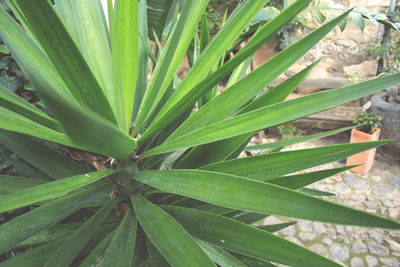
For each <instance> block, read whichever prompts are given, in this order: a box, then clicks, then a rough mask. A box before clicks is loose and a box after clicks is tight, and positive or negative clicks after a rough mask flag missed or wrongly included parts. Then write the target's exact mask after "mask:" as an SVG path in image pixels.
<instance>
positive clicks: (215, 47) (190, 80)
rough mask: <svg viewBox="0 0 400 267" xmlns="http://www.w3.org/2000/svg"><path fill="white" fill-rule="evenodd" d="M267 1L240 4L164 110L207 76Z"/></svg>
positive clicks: (259, 0)
mask: <svg viewBox="0 0 400 267" xmlns="http://www.w3.org/2000/svg"><path fill="white" fill-rule="evenodd" d="M206 2H207V1H206ZM267 2H268V0H252V1H245V2H243V4H241V5H240V7H239V9H238V11H237V12H236V13H235V14H232V16H231V17H230V18H229V19H228V21H227V22H226V23H225V24H224V26H223V27H222V28H221V30H220V31H219V32H218V34H217V35H216V36H215V37H214V38H213V40H212V41H211V42H210V43H209V45H208V46H207V47H206V49H205V50H204V51H203V52H202V54H201V56H200V57H199V59H198V60H197V61H196V63H195V64H194V65H193V67H192V68H191V69H190V71H189V73H188V74H187V75H186V76H185V79H184V80H183V81H182V82H181V83H180V84H179V86H178V88H177V89H176V90H175V93H174V94H173V95H172V96H171V98H170V99H169V100H168V101H167V103H166V105H165V106H164V108H163V109H162V110H164V109H168V108H170V107H171V103H173V102H174V101H175V99H176V98H181V97H182V96H183V95H185V94H186V93H187V92H188V90H190V89H191V88H192V87H193V86H195V85H196V84H197V83H198V82H200V81H201V80H202V79H203V78H205V77H206V76H207V74H208V73H209V72H210V71H211V70H212V68H213V67H214V66H215V64H216V63H217V62H218V60H219V59H220V58H221V55H223V54H224V53H225V50H227V49H228V48H229V46H230V45H231V44H232V42H233V41H234V40H235V39H236V37H237V36H238V35H239V34H240V33H241V32H242V30H243V29H244V28H245V27H246V26H247V25H248V24H249V22H250V21H251V19H252V18H253V17H254V16H255V15H256V14H257V12H258V11H259V10H260V8H262V7H263V6H264V5H265V4H266V3H267ZM200 15H201V14H200ZM192 36H193V35H192ZM171 38H173V36H171ZM191 38H192V37H191ZM161 112H163V111H161ZM144 134H145V133H144ZM142 138H143V139H145V138H146V137H143V136H142Z"/></svg>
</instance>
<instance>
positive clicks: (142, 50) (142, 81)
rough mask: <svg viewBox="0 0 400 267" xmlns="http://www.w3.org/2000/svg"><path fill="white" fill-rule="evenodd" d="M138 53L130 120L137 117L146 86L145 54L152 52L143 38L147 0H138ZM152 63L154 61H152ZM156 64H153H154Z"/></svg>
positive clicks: (146, 59) (146, 58)
mask: <svg viewBox="0 0 400 267" xmlns="http://www.w3.org/2000/svg"><path fill="white" fill-rule="evenodd" d="M138 9H139V34H138V35H139V39H140V40H139V41H138V42H139V44H138V47H139V54H138V60H137V64H138V66H137V71H138V73H137V82H136V90H135V91H136V92H135V101H134V104H133V111H132V120H133V121H135V119H136V117H137V113H138V111H139V106H140V103H141V102H142V100H143V96H144V94H145V92H146V88H147V77H148V72H147V70H148V69H149V67H148V64H149V56H148V55H147V54H148V52H147V51H149V52H151V53H153V52H152V51H151V50H150V49H149V50H148V49H147V39H143V38H144V37H143V36H147V35H148V29H147V0H140V1H139V8H138ZM153 64H154V62H153ZM155 65H156V64H154V66H155Z"/></svg>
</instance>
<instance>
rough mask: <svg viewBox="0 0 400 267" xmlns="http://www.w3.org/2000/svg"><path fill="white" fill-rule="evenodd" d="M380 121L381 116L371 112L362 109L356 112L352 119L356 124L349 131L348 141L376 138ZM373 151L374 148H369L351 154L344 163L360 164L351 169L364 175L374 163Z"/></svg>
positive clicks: (374, 150) (372, 139) (364, 140)
mask: <svg viewBox="0 0 400 267" xmlns="http://www.w3.org/2000/svg"><path fill="white" fill-rule="evenodd" d="M380 121H381V118H380V117H379V116H378V115H376V114H375V113H373V112H368V111H364V112H361V113H360V114H358V115H357V117H356V119H355V120H354V124H356V125H358V126H357V127H356V128H354V129H353V130H352V131H351V138H350V142H351V143H358V142H368V141H376V140H378V139H379V135H380V132H381V129H380V128H378V124H379V122H380ZM375 152H376V149H371V150H368V151H364V152H362V153H358V154H356V155H352V156H350V157H348V158H347V163H346V165H347V166H351V165H360V166H357V167H355V168H353V169H351V171H353V172H356V173H359V174H362V175H365V174H367V173H368V172H369V171H370V170H371V168H372V166H373V164H374V159H375Z"/></svg>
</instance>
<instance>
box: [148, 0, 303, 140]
mask: <svg viewBox="0 0 400 267" xmlns="http://www.w3.org/2000/svg"><path fill="white" fill-rule="evenodd" d="M309 2H310V0H297V1H295V2H294V3H293V4H292V5H290V6H289V7H288V8H286V9H285V10H283V11H282V12H281V14H279V15H278V16H276V17H275V18H274V19H272V20H271V21H270V22H269V23H267V24H266V25H264V26H263V27H262V28H261V29H260V30H259V31H258V32H257V33H256V34H255V35H254V36H253V37H252V38H251V39H250V40H249V42H248V43H247V45H246V46H245V47H244V48H242V49H241V50H240V51H239V52H238V53H237V54H236V55H235V56H234V57H233V58H232V59H231V60H230V61H228V62H227V63H225V64H224V65H223V66H222V67H221V68H220V69H218V71H216V72H214V73H212V74H210V75H208V76H207V77H206V78H204V79H203V80H202V81H201V82H200V83H198V84H197V85H196V86H194V87H193V88H192V89H190V91H189V92H187V94H186V95H185V96H183V97H181V98H180V99H177V100H175V101H173V103H170V104H169V105H170V106H171V107H169V108H166V107H164V108H163V110H162V111H161V112H160V113H159V114H158V115H157V117H156V118H155V119H154V121H153V122H152V124H151V125H150V126H149V127H148V128H147V130H146V131H145V133H144V134H143V135H142V136H141V138H140V139H141V142H143V143H144V142H145V141H146V140H147V139H151V138H152V137H153V136H154V135H156V134H158V132H159V131H160V130H161V129H162V128H164V127H166V126H168V125H169V124H170V123H171V122H172V121H174V119H175V118H176V117H178V116H179V115H180V114H182V113H184V112H186V110H187V109H188V108H190V107H193V105H194V103H195V102H196V101H197V100H198V99H199V98H200V97H202V96H203V95H204V94H205V93H206V92H207V91H208V90H211V89H212V88H213V87H214V86H215V85H216V84H217V83H218V82H219V81H221V80H222V79H224V78H225V77H226V76H227V75H228V74H229V73H230V72H231V71H233V70H234V69H235V68H236V67H237V66H238V65H239V64H241V62H242V61H243V60H246V59H247V58H249V57H250V56H251V55H252V54H253V53H254V52H255V51H256V50H257V49H258V48H260V47H261V46H262V45H263V44H264V43H265V42H266V41H267V40H268V39H270V38H271V37H272V36H274V34H275V33H276V32H277V31H278V30H279V29H280V28H281V27H283V26H284V25H285V24H286V23H287V22H288V21H290V20H291V19H292V18H293V17H294V16H295V15H296V14H297V13H298V12H300V11H301V10H302V9H303V8H304V7H306V6H307V5H308V3H309ZM186 79H187V78H186ZM169 101H170V102H171V101H172V100H169ZM146 136H147V137H146Z"/></svg>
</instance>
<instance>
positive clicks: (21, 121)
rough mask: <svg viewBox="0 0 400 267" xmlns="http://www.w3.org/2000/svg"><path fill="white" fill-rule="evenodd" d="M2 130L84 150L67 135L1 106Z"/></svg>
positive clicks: (0, 126)
mask: <svg viewBox="0 0 400 267" xmlns="http://www.w3.org/2000/svg"><path fill="white" fill-rule="evenodd" d="M0 128H1V129H5V130H8V131H12V132H18V133H24V134H27V135H30V136H34V137H37V138H40V139H44V140H47V141H50V142H55V143H58V144H63V145H66V146H72V147H76V148H82V147H81V146H80V145H77V144H76V143H75V142H73V141H72V140H71V139H70V138H69V137H67V136H66V135H65V134H63V133H60V132H57V131H54V130H52V129H50V128H47V127H46V126H43V125H41V124H38V123H36V122H34V121H31V120H29V119H27V118H25V117H24V116H21V115H19V114H17V113H14V112H12V111H9V110H8V109H5V108H4V107H1V106H0Z"/></svg>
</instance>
